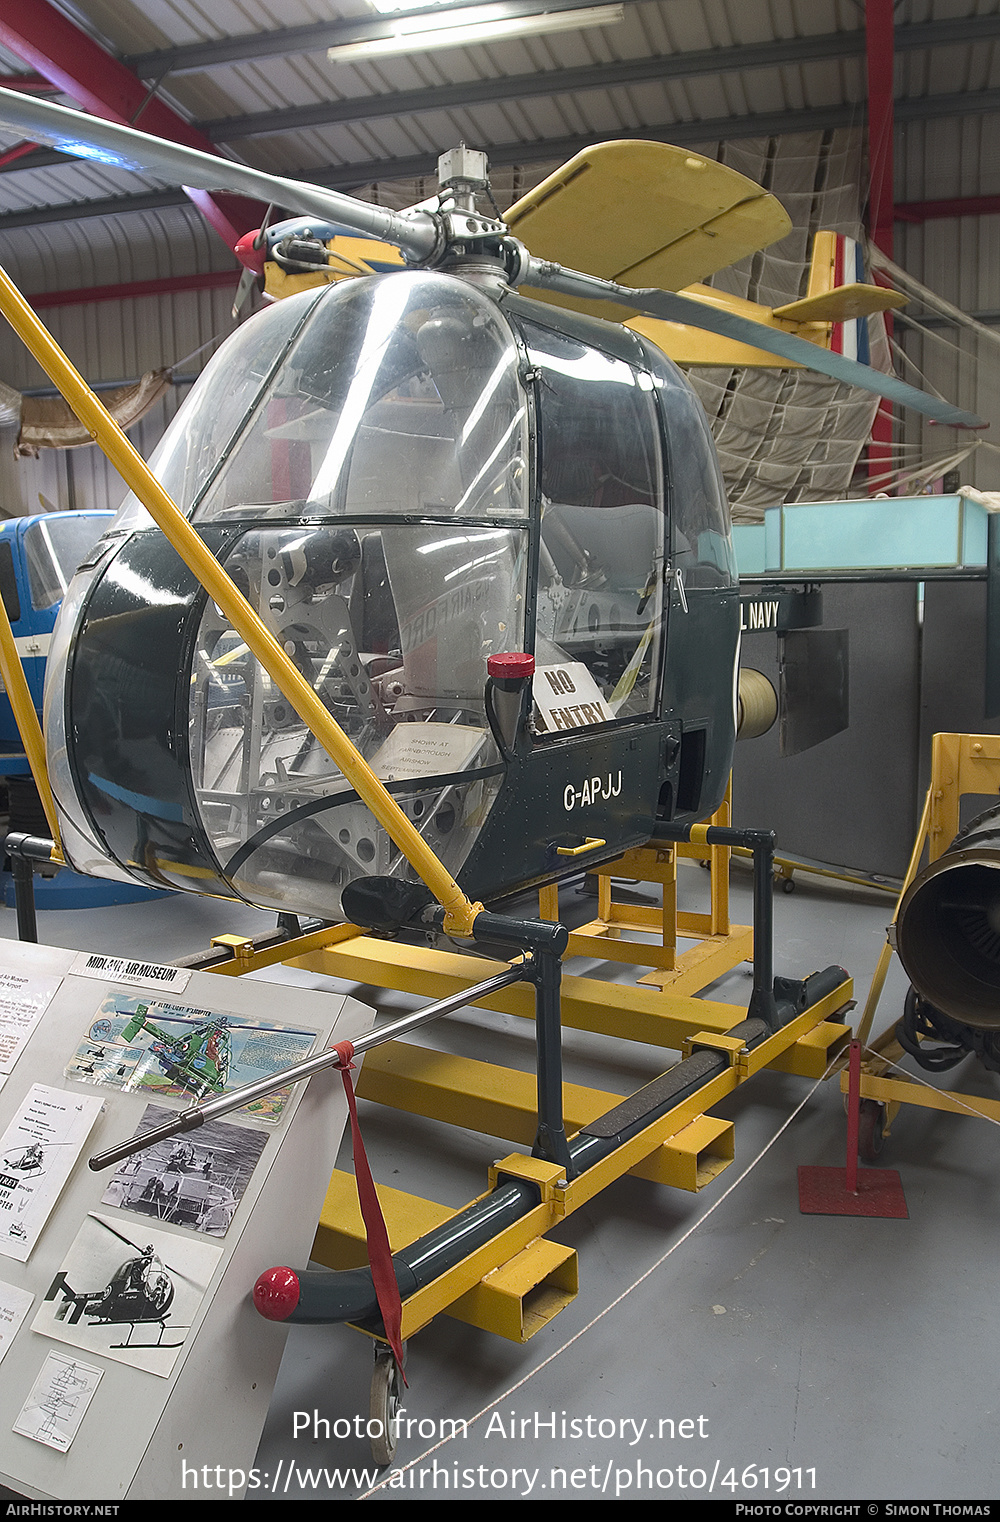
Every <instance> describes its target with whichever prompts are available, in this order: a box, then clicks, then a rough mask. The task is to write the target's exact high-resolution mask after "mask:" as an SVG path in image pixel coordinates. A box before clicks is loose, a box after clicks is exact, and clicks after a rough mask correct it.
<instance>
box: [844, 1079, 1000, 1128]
mask: <svg viewBox="0 0 1000 1522" xmlns="http://www.w3.org/2000/svg"><path fill="white" fill-rule="evenodd" d="M847 1084H848V1075H847V1073H846V1072H845V1073H842V1074H841V1075H840V1087H841V1089H842V1090H843V1091H844V1093H845V1094H846V1093H847ZM861 1097H862V1099H879V1100H881V1101H882V1103H883V1104H888V1103H890V1102H895V1103H897V1104H908V1105H922V1106H923V1108H924V1109H926V1110H947V1111H949V1112H950V1113H951V1114H953V1115H972V1116H982V1117H983V1118H984V1119H986V1120H996V1121H1000V1100H997V1099H981V1098H980V1097H979V1095H978V1094H957V1093H953V1092H951V1091H950V1090H949V1089H932V1088H928V1087H927V1085H926V1084H922V1083H912V1082H908V1081H907V1080H906V1079H903V1078H880V1077H876V1076H875V1075H874V1074H872V1073H865V1072H862V1074H861Z"/></svg>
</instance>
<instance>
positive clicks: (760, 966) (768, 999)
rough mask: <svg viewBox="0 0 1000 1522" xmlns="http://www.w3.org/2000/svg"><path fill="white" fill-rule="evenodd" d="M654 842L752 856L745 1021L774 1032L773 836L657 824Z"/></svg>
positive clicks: (763, 832) (713, 827)
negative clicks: (740, 851)
mask: <svg viewBox="0 0 1000 1522" xmlns="http://www.w3.org/2000/svg"><path fill="white" fill-rule="evenodd" d="M654 840H680V841H691V842H695V843H697V844H699V845H708V846H742V847H743V849H744V850H747V851H751V852H752V853H753V993H752V995H751V997H750V1004H749V1007H748V1009H747V1017H748V1018H749V1019H758V1020H764V1021H766V1023H767V1026H768V1029H769V1030H772V1031H775V1030H777V1029H778V1024H779V1021H778V1005H777V1001H776V1000H775V997H774V832H773V831H772V830H734V829H731V828H729V827H728V826H725V825H715V824H689V825H676V824H660V825H657V829H656V835H655V836H654Z"/></svg>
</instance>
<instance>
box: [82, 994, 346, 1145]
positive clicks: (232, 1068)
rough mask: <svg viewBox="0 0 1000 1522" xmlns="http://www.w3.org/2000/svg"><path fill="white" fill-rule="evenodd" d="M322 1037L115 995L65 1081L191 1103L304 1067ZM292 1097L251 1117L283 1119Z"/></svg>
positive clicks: (273, 1099) (284, 1095) (274, 1100)
mask: <svg viewBox="0 0 1000 1522" xmlns="http://www.w3.org/2000/svg"><path fill="white" fill-rule="evenodd" d="M315 1039H316V1032H315V1031H314V1030H306V1029H303V1028H301V1027H298V1026H290V1025H279V1024H277V1023H275V1022H273V1021H267V1020H255V1019H249V1018H245V1017H243V1016H240V1015H231V1014H215V1013H213V1012H212V1011H210V1010H205V1009H191V1008H188V1007H186V1006H184V1005H180V1004H169V1003H166V1002H162V1001H154V1000H150V999H148V998H144V997H143V996H142V995H141V994H126V993H121V992H118V993H109V994H108V995H107V997H106V998H105V999H104V1000H103V1002H102V1003H101V1005H100V1008H99V1009H98V1011H97V1014H96V1016H95V1018H94V1020H93V1021H92V1022H91V1024H90V1026H89V1028H88V1030H87V1034H86V1036H85V1038H84V1040H83V1041H81V1042H80V1044H79V1046H78V1047H77V1049H76V1051H75V1052H74V1054H73V1056H72V1057H71V1058H70V1061H69V1062H68V1064H67V1066H66V1077H67V1078H74V1079H77V1080H78V1081H79V1082H82V1083H94V1084H99V1085H102V1086H104V1087H110V1088H115V1089H125V1090H137V1089H138V1090H141V1091H144V1092H147V1093H149V1094H152V1095H155V1096H157V1097H158V1098H161V1097H162V1098H172V1099H185V1100H188V1101H189V1102H191V1101H195V1100H202V1099H210V1098H212V1097H213V1096H214V1095H218V1094H228V1093H231V1092H232V1090H233V1089H238V1088H240V1087H241V1086H242V1085H243V1084H246V1083H252V1082H253V1081H254V1080H255V1079H259V1078H265V1077H269V1076H270V1075H271V1074H272V1073H276V1072H280V1070H281V1069H282V1068H286V1067H290V1066H292V1064H293V1063H296V1062H301V1061H302V1059H303V1058H305V1057H307V1056H308V1055H309V1053H310V1051H311V1050H312V1047H313V1043H314V1041H315ZM289 1093H290V1090H289V1089H282V1090H280V1091H279V1092H278V1093H275V1094H269V1095H267V1096H266V1097H265V1098H263V1099H260V1100H257V1101H255V1102H254V1103H253V1104H252V1105H249V1106H247V1111H246V1113H247V1114H248V1115H252V1116H253V1118H254V1119H255V1120H264V1121H276V1120H278V1119H279V1118H280V1116H281V1113H282V1110H283V1108H284V1105H285V1103H286V1101H287V1099H288V1095H289Z"/></svg>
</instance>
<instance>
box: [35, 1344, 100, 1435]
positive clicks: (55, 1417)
mask: <svg viewBox="0 0 1000 1522" xmlns="http://www.w3.org/2000/svg"><path fill="white" fill-rule="evenodd" d="M103 1377H104V1370H103V1369H98V1368H95V1366H94V1365H93V1364H92V1363H81V1362H80V1360H79V1359H78V1358H69V1357H67V1355H66V1354H65V1353H59V1352H56V1351H55V1350H53V1351H52V1352H51V1353H50V1354H49V1355H48V1357H47V1358H46V1360H45V1362H44V1363H43V1364H42V1369H41V1373H40V1374H39V1376H38V1378H37V1379H36V1380H35V1383H34V1384H33V1385H32V1387H31V1393H30V1395H29V1396H28V1399H27V1400H26V1401H25V1403H24V1405H23V1406H22V1407H21V1413H20V1415H19V1416H18V1418H17V1421H16V1422H15V1423H14V1428H13V1430H14V1431H15V1432H19V1433H20V1434H21V1436H22V1437H30V1438H31V1439H32V1440H33V1441H34V1442H36V1443H44V1444H45V1445H46V1447H47V1448H56V1449H58V1451H59V1452H60V1453H65V1452H66V1451H67V1450H68V1448H69V1447H70V1445H71V1444H72V1442H73V1439H74V1438H75V1437H76V1434H77V1432H78V1431H79V1430H80V1423H81V1422H82V1421H83V1418H84V1417H85V1416H86V1414H87V1407H88V1406H89V1405H90V1402H91V1401H92V1400H93V1398H94V1392H95V1391H96V1389H97V1387H98V1385H99V1384H100V1382H101V1380H102V1378H103Z"/></svg>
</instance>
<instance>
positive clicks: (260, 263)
mask: <svg viewBox="0 0 1000 1522" xmlns="http://www.w3.org/2000/svg"><path fill="white" fill-rule="evenodd" d="M258 239H260V242H259V243H258V241H257V240H258ZM234 252H235V254H236V257H237V259H238V260H239V261H240V263H241V264H242V265H243V266H244V268H245V269H248V270H253V272H254V274H255V275H263V273H264V261H265V259H266V258H267V249H266V248H265V247H264V240H263V238H261V236H260V228H259V227H257V228H255V229H254V231H253V232H250V233H244V234H243V236H242V238H240V239H239V240H238V242H237V244H236V248H235V250H234Z"/></svg>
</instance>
